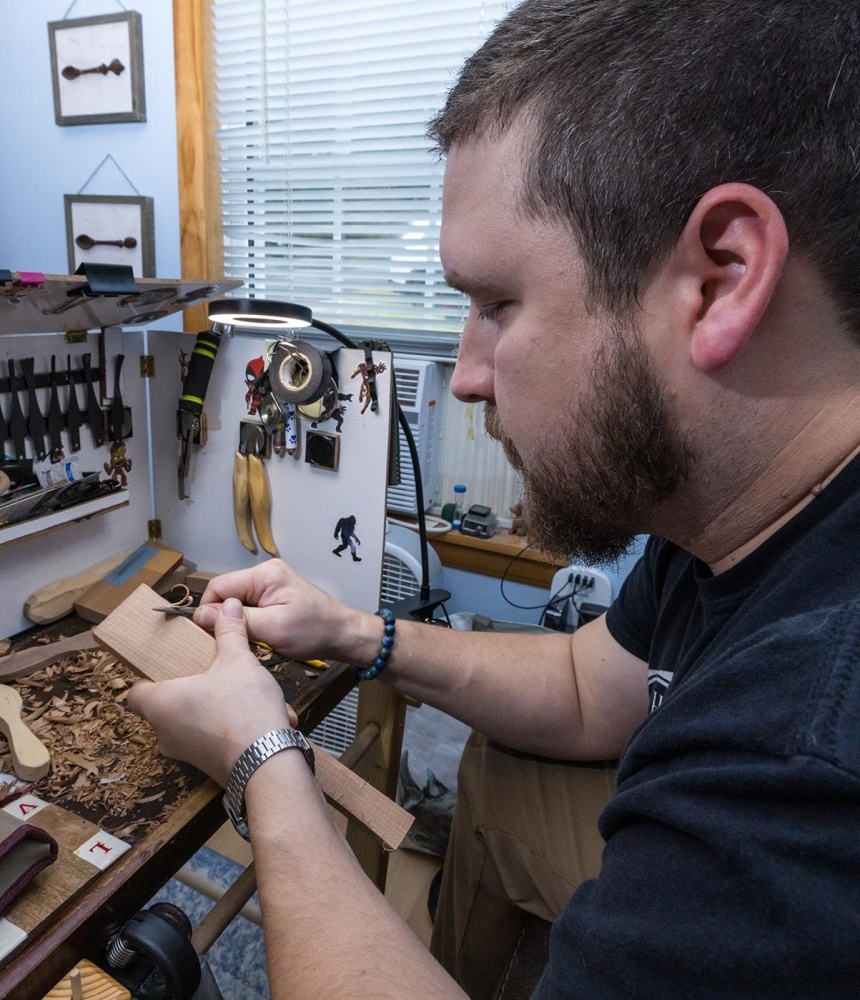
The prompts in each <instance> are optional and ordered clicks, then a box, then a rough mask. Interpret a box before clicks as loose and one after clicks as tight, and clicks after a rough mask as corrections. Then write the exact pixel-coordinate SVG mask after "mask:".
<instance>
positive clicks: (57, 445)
mask: <svg viewBox="0 0 860 1000" xmlns="http://www.w3.org/2000/svg"><path fill="white" fill-rule="evenodd" d="M62 430H63V411H62V409H61V408H60V377H59V375H57V356H56V355H55V354H52V355H51V398H50V401H49V402H48V439H49V442H50V445H51V461H52V462H59V461H60V459H61V458H62V457H63V437H62Z"/></svg>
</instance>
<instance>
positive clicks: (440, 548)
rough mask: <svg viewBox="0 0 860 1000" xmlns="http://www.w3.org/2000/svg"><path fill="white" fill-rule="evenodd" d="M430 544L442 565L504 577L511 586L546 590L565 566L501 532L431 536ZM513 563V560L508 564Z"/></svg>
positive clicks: (517, 537)
mask: <svg viewBox="0 0 860 1000" xmlns="http://www.w3.org/2000/svg"><path fill="white" fill-rule="evenodd" d="M430 544H431V545H432V546H433V548H434V549H435V550H436V554H437V555H438V556H439V560H440V561H441V563H442V565H443V566H450V567H451V568H452V569H462V570H465V571H466V572H467V573H480V574H481V575H482V576H495V577H499V578H501V577H504V578H505V579H506V580H510V581H511V582H512V583H527V584H530V585H531V586H533V587H541V588H544V589H545V588H547V587H549V586H550V585H551V583H552V578H553V576H555V573H556V571H557V570H558V569H559V568H561V567H562V566H566V565H567V563H565V562H563V561H562V560H556V559H550V558H549V557H548V556H545V555H544V554H543V553H542V552H541V551H540V550H538V549H535V548H526V546H527V545H528V541H527V540H526V539H525V538H523V537H521V536H520V535H511V534H509V533H508V532H507V531H505V530H502V531H500V532H498V534H495V535H493V537H492V538H473V537H472V536H471V535H463V534H461V533H460V532H459V531H449V532H447V533H446V534H444V535H432V536H431V538H430ZM512 560H515V561H512Z"/></svg>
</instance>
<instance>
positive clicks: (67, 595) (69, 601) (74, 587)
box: [24, 549, 131, 625]
mask: <svg viewBox="0 0 860 1000" xmlns="http://www.w3.org/2000/svg"><path fill="white" fill-rule="evenodd" d="M130 555H131V550H130V549H126V550H125V552H120V553H119V554H118V555H115V556H111V557H110V559H104V560H103V561H102V562H100V563H97V564H96V565H95V566H91V567H90V568H89V569H85V570H84V571H83V572H82V573H75V574H74V575H73V576H67V577H65V578H64V579H63V580H57V581H56V582H55V583H50V584H48V586H47V587H42V588H41V590H37V591H36V592H35V593H34V594H31V595H30V596H29V597H28V598H27V600H26V601H25V602H24V617H25V618H27V619H28V620H29V621H31V622H35V623H36V624H37V625H45V624H47V623H48V622H55V621H57V619H58V618H62V617H63V616H64V615H67V614H69V612H70V611H71V610H72V608H73V607H74V603H75V601H76V600H77V598H78V597H80V595H81V594H83V593H84V591H86V590H88V589H89V588H90V587H92V586H93V585H94V584H96V583H98V582H99V580H103V579H104V578H105V577H106V576H107V574H108V573H110V571H111V570H112V569H116V567H117V566H119V565H120V563H121V562H123V560H125V559H127V558H128V557H129V556H130Z"/></svg>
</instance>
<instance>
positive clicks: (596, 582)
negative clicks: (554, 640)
mask: <svg viewBox="0 0 860 1000" xmlns="http://www.w3.org/2000/svg"><path fill="white" fill-rule="evenodd" d="M550 595H551V598H552V609H551V612H550V613H547V614H546V615H545V620H546V623H547V625H548V626H549V627H550V628H557V629H559V630H561V631H572V629H573V628H575V627H576V623H577V622H578V620H579V610H580V608H581V607H582V605H583V604H595V605H598V606H600V607H604V608H608V607H609V604H610V602H611V601H612V584H611V583H610V582H609V577H608V576H607V575H606V574H605V573H601V572H600V570H596V569H592V568H591V567H590V566H576V565H571V566H567V567H565V568H564V569H560V570H558V571H557V572H556V574H555V575H554V576H553V578H552V585H551V586H550Z"/></svg>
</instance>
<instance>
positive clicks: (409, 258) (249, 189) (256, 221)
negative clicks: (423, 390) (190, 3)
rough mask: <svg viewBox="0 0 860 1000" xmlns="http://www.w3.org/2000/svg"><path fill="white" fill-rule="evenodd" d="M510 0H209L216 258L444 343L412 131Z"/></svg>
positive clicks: (437, 190)
mask: <svg viewBox="0 0 860 1000" xmlns="http://www.w3.org/2000/svg"><path fill="white" fill-rule="evenodd" d="M510 6H512V0H506V2H505V0H431V2H428V0H324V2H323V0H213V4H212V7H213V17H214V39H215V77H216V102H217V103H216V107H217V118H218V126H219V131H218V139H219V146H220V157H221V162H220V170H221V187H222V206H221V208H222V217H223V226H224V255H225V273H226V276H227V277H229V278H235V279H240V280H242V281H244V282H245V283H246V285H247V288H248V292H249V294H250V295H251V296H253V297H256V298H274V299H285V300H287V301H290V302H299V303H301V304H303V305H307V306H310V307H311V308H312V309H313V311H314V314H315V315H316V316H318V317H319V318H320V319H324V320H326V321H327V322H330V323H334V324H336V325H338V326H342V327H344V328H345V329H352V330H355V331H364V330H373V331H376V332H377V335H379V336H383V337H384V338H385V339H387V340H389V342H390V343H391V344H392V346H393V347H400V348H401V349H403V348H405V349H407V350H408V349H413V350H433V351H437V352H439V351H442V352H445V353H449V352H450V350H451V348H452V347H453V346H454V345H456V343H457V339H458V335H459V332H460V329H461V327H462V324H463V321H464V318H465V311H466V303H465V301H464V299H463V297H462V296H461V295H460V294H459V293H457V292H455V291H453V290H452V289H450V288H448V287H447V286H446V284H445V282H444V280H443V278H442V271H441V266H440V263H439V254H438V237H439V224H440V216H441V182H442V171H443V165H442V164H441V163H440V162H439V161H438V158H437V157H436V156H435V155H433V154H431V153H430V152H429V149H428V142H427V140H426V138H425V136H424V131H425V128H426V125H427V121H428V120H429V118H430V117H431V116H432V115H433V114H434V113H435V112H436V111H437V110H438V109H439V108H440V107H441V105H442V103H443V101H444V98H445V95H446V93H447V91H448V89H449V88H450V86H451V84H452V83H453V80H454V76H455V74H456V72H457V70H458V69H459V67H460V65H461V64H462V62H463V59H464V58H465V57H466V56H467V55H468V54H469V53H471V52H473V51H474V50H475V49H476V48H477V47H478V46H479V45H480V43H481V41H482V40H483V38H484V37H485V36H486V34H487V33H488V31H490V30H491V29H492V27H493V26H494V24H495V23H496V22H497V21H498V19H499V18H500V17H501V16H503V14H504V13H505V11H506V10H507V9H508V8H509V7H510Z"/></svg>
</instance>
